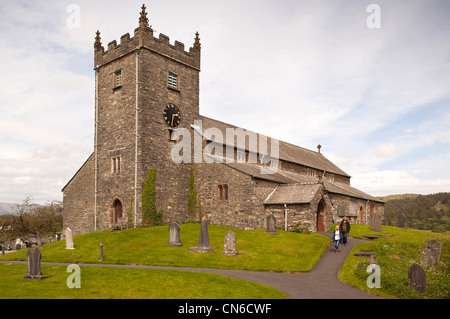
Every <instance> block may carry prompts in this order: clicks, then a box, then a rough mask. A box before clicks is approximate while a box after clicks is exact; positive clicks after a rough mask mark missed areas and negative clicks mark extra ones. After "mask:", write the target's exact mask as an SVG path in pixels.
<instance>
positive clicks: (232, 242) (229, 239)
mask: <svg viewBox="0 0 450 319" xmlns="http://www.w3.org/2000/svg"><path fill="white" fill-rule="evenodd" d="M222 254H224V255H225V256H236V255H238V254H239V253H238V252H237V251H236V235H235V234H234V232H233V231H232V230H229V231H228V232H227V233H226V234H225V238H224V243H223V252H222Z"/></svg>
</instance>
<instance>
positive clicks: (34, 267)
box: [23, 244, 42, 279]
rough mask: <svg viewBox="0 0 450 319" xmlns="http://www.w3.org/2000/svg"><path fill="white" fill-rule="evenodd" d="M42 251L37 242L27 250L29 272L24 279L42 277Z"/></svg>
mask: <svg viewBox="0 0 450 319" xmlns="http://www.w3.org/2000/svg"><path fill="white" fill-rule="evenodd" d="M41 257H42V255H41V252H40V251H39V248H37V246H36V245H35V244H33V245H32V246H31V247H30V248H28V251H27V264H28V267H27V274H26V275H25V276H23V279H40V277H41V276H42V271H41Z"/></svg>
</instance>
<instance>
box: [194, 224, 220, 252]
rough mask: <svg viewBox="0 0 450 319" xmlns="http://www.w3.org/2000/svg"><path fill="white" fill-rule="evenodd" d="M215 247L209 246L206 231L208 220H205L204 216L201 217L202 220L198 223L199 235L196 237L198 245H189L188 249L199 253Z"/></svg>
mask: <svg viewBox="0 0 450 319" xmlns="http://www.w3.org/2000/svg"><path fill="white" fill-rule="evenodd" d="M216 248H217V247H211V246H209V233H208V221H207V220H206V217H205V216H203V217H202V222H201V225H200V236H199V239H198V246H197V247H189V248H188V250H190V251H197V252H201V253H209V252H210V251H212V250H214V249H216Z"/></svg>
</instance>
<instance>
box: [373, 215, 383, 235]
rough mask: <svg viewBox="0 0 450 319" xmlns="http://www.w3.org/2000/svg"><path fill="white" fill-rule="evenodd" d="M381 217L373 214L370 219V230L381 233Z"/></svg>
mask: <svg viewBox="0 0 450 319" xmlns="http://www.w3.org/2000/svg"><path fill="white" fill-rule="evenodd" d="M381 221H382V215H381V214H377V213H374V214H373V215H372V216H371V217H370V230H374V231H381Z"/></svg>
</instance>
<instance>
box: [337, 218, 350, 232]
mask: <svg viewBox="0 0 450 319" xmlns="http://www.w3.org/2000/svg"><path fill="white" fill-rule="evenodd" d="M343 224H344V220H342V221H341V225H340V226H339V231H340V232H342V226H343ZM349 232H350V222H349V221H348V220H347V234H348V233H349Z"/></svg>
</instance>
